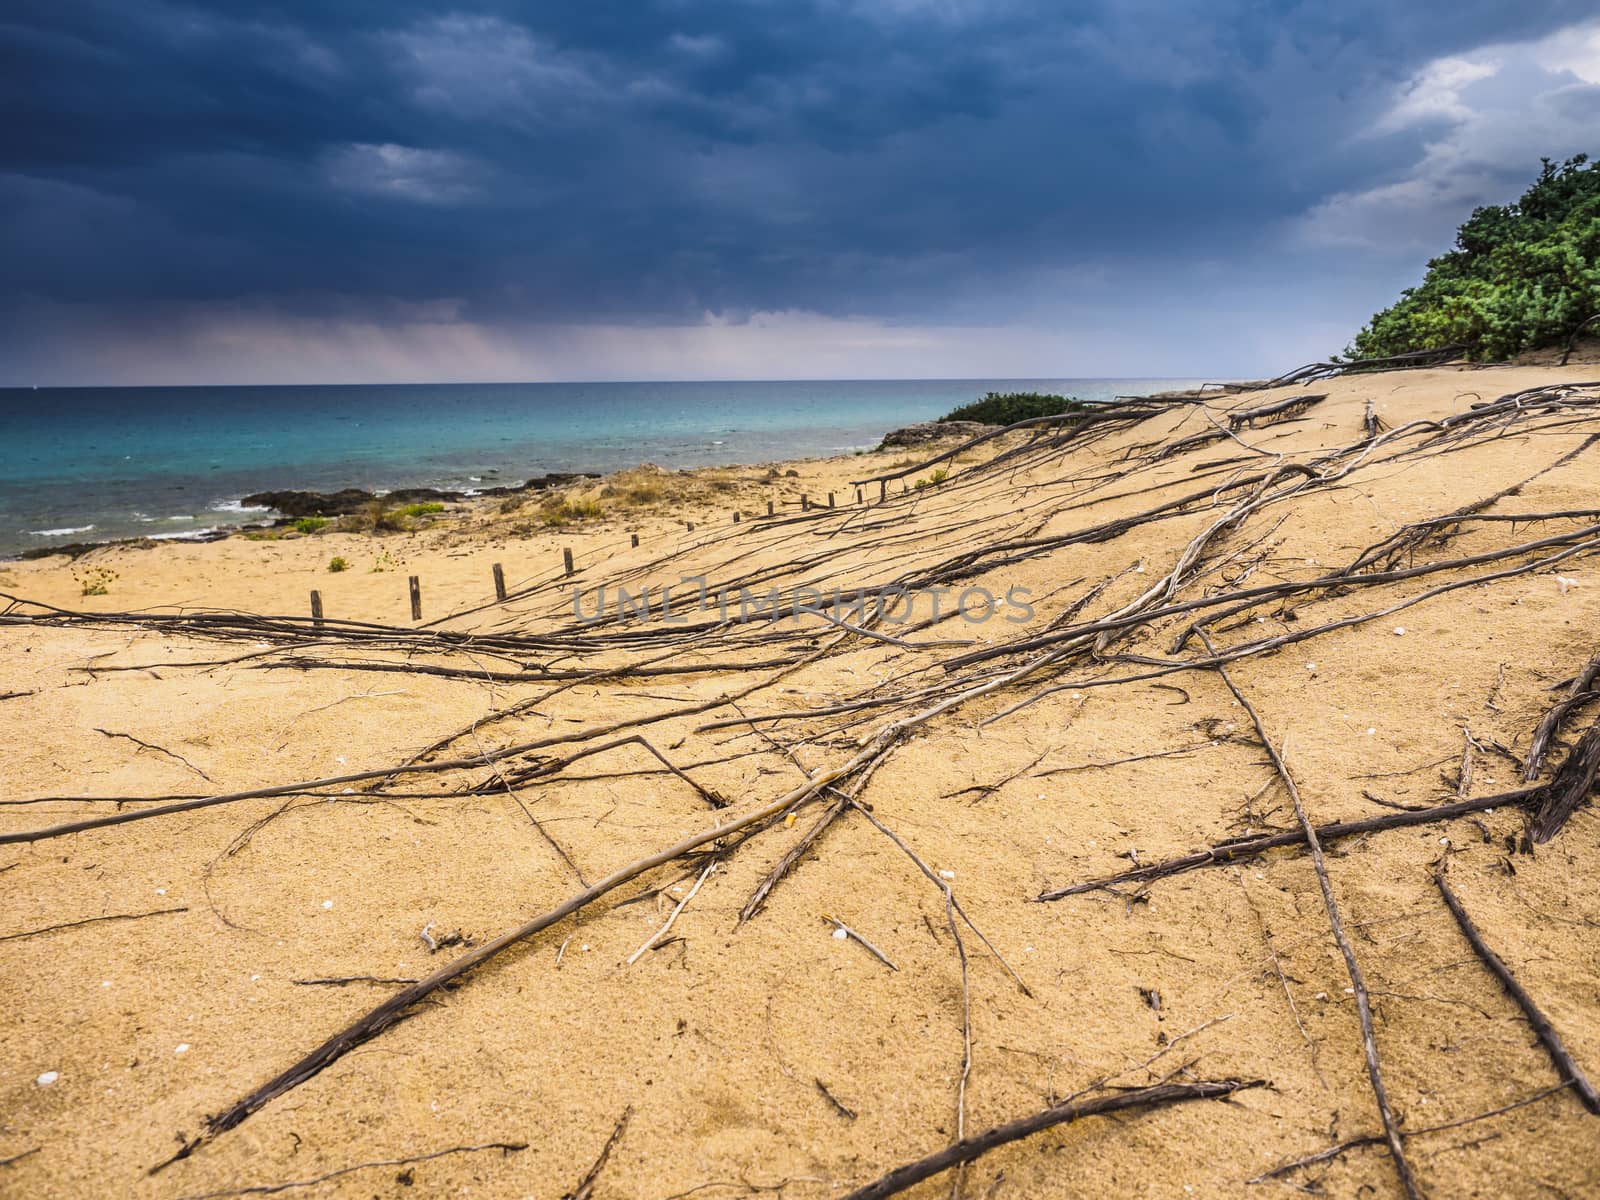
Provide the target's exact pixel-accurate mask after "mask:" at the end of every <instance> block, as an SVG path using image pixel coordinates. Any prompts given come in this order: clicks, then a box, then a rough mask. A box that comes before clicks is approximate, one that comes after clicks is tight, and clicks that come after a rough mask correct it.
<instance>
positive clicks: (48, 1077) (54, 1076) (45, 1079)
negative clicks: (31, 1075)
mask: <svg viewBox="0 0 1600 1200" xmlns="http://www.w3.org/2000/svg"><path fill="white" fill-rule="evenodd" d="M60 1078H61V1073H60V1072H59V1071H46V1072H45V1073H44V1074H43V1075H41V1076H39V1078H37V1079H35V1080H34V1083H36V1084H38V1085H39V1086H40V1087H49V1086H50V1085H51V1084H52V1083H54V1082H55V1081H56V1080H58V1079H60Z"/></svg>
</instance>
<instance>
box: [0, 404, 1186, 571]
mask: <svg viewBox="0 0 1600 1200" xmlns="http://www.w3.org/2000/svg"><path fill="white" fill-rule="evenodd" d="M1196 382H1199V381H1195V380H1172V379H989V380H873V381H856V382H852V381H839V382H809V381H806V382H800V381H792V382H772V383H732V382H726V383H724V382H715V383H530V384H414V385H384V386H328V387H316V386H310V387H307V386H299V387H186V388H49V389H44V388H40V389H21V388H9V389H0V557H6V556H14V555H16V554H18V553H20V552H22V551H24V550H30V549H35V548H38V547H45V546H51V545H60V544H63V543H67V542H86V541H109V540H113V539H117V538H130V537H168V538H170V537H196V536H200V535H202V534H204V533H207V532H210V531H213V530H216V529H219V528H227V527H229V526H234V525H238V524H241V523H243V522H246V521H249V520H252V519H263V518H266V517H268V516H270V515H271V514H270V513H268V512H266V511H264V510H259V509H255V510H251V509H244V508H242V507H241V506H240V504H239V500H240V498H241V497H243V496H246V495H248V494H250V493H252V492H259V491H267V490H273V489H286V488H296V489H306V490H311V491H332V490H336V489H338V488H341V487H360V488H366V489H368V490H372V491H381V490H383V489H389V488H398V487H424V486H426V487H438V488H447V489H452V490H458V491H467V490H471V489H474V488H484V487H490V486H494V485H497V484H518V483H521V482H522V481H523V480H524V479H526V478H528V477H530V476H534V475H542V474H545V473H546V472H549V471H585V470H586V471H612V470H616V469H619V468H622V467H628V466H634V465H637V464H638V463H641V462H654V463H658V464H660V465H661V466H663V467H669V468H677V467H691V466H705V465H712V464H734V463H756V462H766V461H771V460H774V459H784V458H808V457H818V456H825V455H834V454H843V453H849V452H851V451H854V450H858V449H865V448H870V447H872V446H875V445H877V443H878V441H879V440H880V439H881V438H882V436H883V435H884V434H885V433H886V432H888V431H889V430H891V429H894V428H896V427H898V426H901V425H907V424H910V423H911V422H913V421H923V420H930V419H932V418H934V417H938V416H941V415H943V414H944V413H946V412H948V411H949V410H950V409H952V408H954V407H955V406H957V405H959V404H965V403H968V402H969V401H972V400H976V399H978V398H979V397H981V396H982V395H983V393H985V392H987V391H1047V392H1057V393H1061V394H1063V395H1069V396H1077V397H1079V398H1081V399H1084V400H1107V399H1111V398H1112V397H1114V396H1117V395H1128V394H1139V393H1143V392H1150V391H1159V390H1164V389H1167V388H1174V387H1181V386H1185V385H1187V384H1192V383H1196Z"/></svg>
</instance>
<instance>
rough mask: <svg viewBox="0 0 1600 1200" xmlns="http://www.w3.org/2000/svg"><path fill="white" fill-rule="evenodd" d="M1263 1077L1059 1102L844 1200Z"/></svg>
mask: <svg viewBox="0 0 1600 1200" xmlns="http://www.w3.org/2000/svg"><path fill="white" fill-rule="evenodd" d="M1265 1085H1266V1080H1264V1079H1248V1080H1246V1079H1215V1080H1203V1081H1202V1082H1200V1083H1160V1084H1156V1085H1155V1086H1154V1087H1144V1088H1135V1089H1133V1090H1132V1091H1128V1092H1114V1093H1112V1094H1111V1095H1107V1096H1096V1097H1094V1098H1093V1099H1092V1100H1078V1101H1075V1102H1070V1103H1066V1104H1057V1105H1054V1106H1052V1107H1050V1108H1047V1109H1044V1110H1042V1111H1041V1112H1037V1113H1034V1114H1033V1115H1032V1116H1029V1117H1019V1118H1018V1119H1017V1120H1015V1121H1007V1122H1006V1123H1005V1124H1004V1125H996V1126H995V1127H994V1128H992V1129H986V1130H984V1131H983V1132H982V1133H979V1134H975V1135H974V1136H972V1137H970V1138H963V1139H962V1140H961V1141H959V1142H956V1143H955V1144H954V1145H951V1146H946V1147H945V1148H944V1149H943V1150H939V1151H936V1152H935V1153H933V1154H929V1155H928V1156H926V1157H925V1158H919V1159H918V1160H917V1161H916V1162H912V1163H907V1164H906V1165H905V1166H903V1167H896V1168H895V1169H894V1170H893V1171H890V1172H889V1173H888V1174H887V1175H885V1176H883V1177H882V1178H881V1179H878V1180H875V1181H874V1182H872V1183H869V1184H867V1185H866V1186H865V1187H860V1188H857V1189H856V1190H855V1191H853V1192H851V1193H850V1194H849V1195H847V1196H845V1197H844V1200H883V1198H884V1197H886V1196H893V1195H895V1194H896V1193H898V1192H903V1191H905V1190H906V1189H907V1188H909V1187H912V1186H913V1185H915V1184H918V1183H921V1182H922V1181H923V1180H924V1179H928V1178H931V1177H932V1176H934V1175H938V1174H940V1173H941V1172H944V1171H948V1170H950V1169H951V1168H952V1167H958V1166H961V1165H963V1164H965V1163H969V1162H972V1161H973V1160H974V1159H976V1158H979V1157H981V1156H983V1155H985V1154H987V1153H988V1152H989V1151H991V1150H993V1149H995V1148H997V1147H999V1146H1004V1145H1006V1144H1007V1143H1008V1142H1016V1141H1020V1140H1022V1139H1023V1138H1025V1137H1028V1136H1030V1135H1032V1134H1035V1133H1038V1132H1039V1131H1040V1130H1043V1129H1049V1128H1051V1127H1052V1126H1055V1125H1064V1124H1066V1123H1067V1122H1069V1121H1077V1120H1080V1119H1082V1118H1083V1117H1093V1116H1099V1115H1102V1114H1105V1113H1115V1112H1126V1111H1127V1110H1129V1109H1135V1108H1160V1107H1162V1106H1164V1105H1168V1104H1181V1103H1183V1102H1184V1101H1187V1100H1216V1099H1220V1098H1222V1097H1224V1096H1231V1095H1233V1093H1234V1092H1238V1091H1242V1090H1244V1089H1245V1088H1255V1087H1264V1086H1265Z"/></svg>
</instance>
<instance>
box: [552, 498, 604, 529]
mask: <svg viewBox="0 0 1600 1200" xmlns="http://www.w3.org/2000/svg"><path fill="white" fill-rule="evenodd" d="M605 511H606V510H605V509H604V508H602V507H601V505H600V502H599V501H598V500H553V501H548V502H546V504H545V506H544V508H543V509H542V510H540V512H539V519H540V520H541V521H543V522H544V523H545V524H546V525H548V526H550V527H551V528H559V527H560V526H562V525H565V524H567V522H569V521H583V520H587V519H588V518H590V517H598V516H602V515H604V513H605Z"/></svg>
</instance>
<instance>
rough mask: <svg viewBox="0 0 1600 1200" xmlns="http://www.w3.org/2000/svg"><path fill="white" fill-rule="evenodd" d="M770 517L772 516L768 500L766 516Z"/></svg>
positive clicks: (770, 504)
mask: <svg viewBox="0 0 1600 1200" xmlns="http://www.w3.org/2000/svg"><path fill="white" fill-rule="evenodd" d="M771 515H772V501H771V500H768V501H767V516H769V517H770V516H771Z"/></svg>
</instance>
